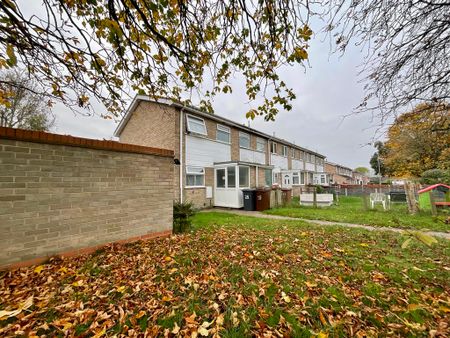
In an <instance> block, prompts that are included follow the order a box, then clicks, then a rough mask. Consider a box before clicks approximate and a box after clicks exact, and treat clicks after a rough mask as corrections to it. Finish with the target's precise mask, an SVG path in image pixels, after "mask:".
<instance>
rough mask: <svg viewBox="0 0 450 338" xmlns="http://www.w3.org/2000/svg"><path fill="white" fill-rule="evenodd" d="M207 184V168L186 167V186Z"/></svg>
mask: <svg viewBox="0 0 450 338" xmlns="http://www.w3.org/2000/svg"><path fill="white" fill-rule="evenodd" d="M204 185H205V169H204V168H197V167H189V166H188V167H186V186H187V187H203V186H204Z"/></svg>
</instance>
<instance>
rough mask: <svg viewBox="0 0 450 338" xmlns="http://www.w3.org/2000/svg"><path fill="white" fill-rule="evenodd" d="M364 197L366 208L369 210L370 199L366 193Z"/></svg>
mask: <svg viewBox="0 0 450 338" xmlns="http://www.w3.org/2000/svg"><path fill="white" fill-rule="evenodd" d="M362 197H363V205H364V210H365V211H367V210H369V200H368V199H367V195H366V194H364V195H362Z"/></svg>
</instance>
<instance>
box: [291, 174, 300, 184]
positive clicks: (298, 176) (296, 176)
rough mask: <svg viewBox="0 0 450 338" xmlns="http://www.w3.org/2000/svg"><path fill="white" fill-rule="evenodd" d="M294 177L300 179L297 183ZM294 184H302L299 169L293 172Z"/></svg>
mask: <svg viewBox="0 0 450 338" xmlns="http://www.w3.org/2000/svg"><path fill="white" fill-rule="evenodd" d="M294 178H297V179H298V182H297V183H294ZM292 185H300V173H299V172H298V171H294V172H293V173H292Z"/></svg>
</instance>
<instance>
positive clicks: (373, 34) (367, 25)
mask: <svg viewBox="0 0 450 338" xmlns="http://www.w3.org/2000/svg"><path fill="white" fill-rule="evenodd" d="M325 5H326V8H327V14H328V26H327V30H328V31H329V32H330V36H332V37H334V39H335V42H336V45H337V50H340V51H345V50H346V49H347V47H348V46H349V44H350V43H355V44H356V45H360V46H362V48H363V49H365V50H366V51H367V53H368V54H367V57H366V60H365V62H364V66H363V69H362V72H361V74H363V76H364V77H365V80H366V81H365V82H366V85H365V90H366V96H365V98H364V100H363V101H362V103H361V104H360V106H359V107H357V109H356V111H357V112H361V111H367V110H369V111H372V112H373V114H374V115H375V116H376V117H378V118H379V119H380V121H381V122H382V123H385V122H386V120H387V119H389V118H391V117H393V115H397V114H398V113H399V112H403V111H406V110H410V109H411V108H412V107H413V106H415V105H416V104H418V103H436V102H442V101H445V100H447V99H449V98H450V57H449V55H450V2H449V1H448V0H441V1H426V0H396V1H378V0H359V1H345V0H339V1H335V0H329V1H327V2H326V3H325Z"/></svg>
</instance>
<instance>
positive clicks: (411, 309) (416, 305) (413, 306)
mask: <svg viewBox="0 0 450 338" xmlns="http://www.w3.org/2000/svg"><path fill="white" fill-rule="evenodd" d="M417 309H420V305H419V304H409V305H408V311H414V310H417Z"/></svg>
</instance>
